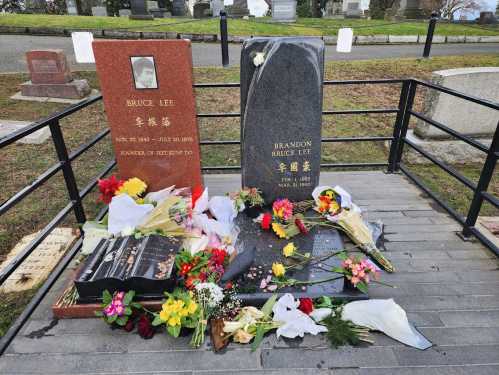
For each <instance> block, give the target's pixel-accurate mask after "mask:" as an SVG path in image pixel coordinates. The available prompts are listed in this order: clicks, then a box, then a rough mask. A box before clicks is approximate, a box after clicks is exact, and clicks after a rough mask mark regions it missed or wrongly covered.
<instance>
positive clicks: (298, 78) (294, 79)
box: [241, 37, 324, 203]
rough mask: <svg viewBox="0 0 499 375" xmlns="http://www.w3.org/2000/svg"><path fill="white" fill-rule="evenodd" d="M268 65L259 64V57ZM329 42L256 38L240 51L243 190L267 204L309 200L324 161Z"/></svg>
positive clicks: (245, 44)
mask: <svg viewBox="0 0 499 375" xmlns="http://www.w3.org/2000/svg"><path fill="white" fill-rule="evenodd" d="M257 53H263V55H264V62H263V63H262V64H261V65H259V66H255V63H254V57H255V56H256V54H257ZM323 76H324V43H323V41H322V40H321V39H319V38H299V37H287V38H253V39H250V40H247V41H246V42H245V43H244V44H243V48H242V51H241V141H242V152H241V153H242V183H243V186H249V187H257V188H259V189H261V190H262V192H263V195H264V198H265V201H266V202H267V203H272V201H274V200H275V199H276V198H279V197H286V198H289V199H291V200H295V201H298V200H304V199H310V194H311V193H312V190H313V189H314V187H315V186H317V184H318V183H319V173H320V162H321V126H322V83H323Z"/></svg>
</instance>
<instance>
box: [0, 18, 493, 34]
mask: <svg viewBox="0 0 499 375" xmlns="http://www.w3.org/2000/svg"><path fill="white" fill-rule="evenodd" d="M0 25H3V26H21V27H29V26H31V27H35V26H37V27H54V28H56V27H58V28H71V29H78V28H80V29H81V28H83V29H85V28H92V29H118V28H122V29H129V30H135V31H176V32H184V33H195V34H203V33H206V34H217V33H219V20H218V19H202V20H192V19H188V18H164V19H157V20H152V21H137V20H129V19H128V18H127V17H85V16H62V15H39V14H36V15H34V14H23V15H21V14H2V15H0ZM344 26H349V27H353V28H354V32H355V34H356V35H375V34H385V35H386V34H390V35H418V34H419V35H426V31H427V29H428V22H427V21H426V20H423V21H407V22H401V23H395V22H390V21H384V20H365V19H344V20H341V19H339V20H338V19H321V18H300V19H298V21H297V22H296V23H294V24H285V25H283V24H275V23H271V19H270V18H257V19H250V20H243V19H229V21H228V30H229V34H231V35H336V34H337V32H338V29H339V28H340V27H344ZM435 34H437V35H499V27H498V26H487V27H484V26H478V25H458V24H449V23H445V22H443V21H442V22H440V23H438V24H437V28H436V31H435Z"/></svg>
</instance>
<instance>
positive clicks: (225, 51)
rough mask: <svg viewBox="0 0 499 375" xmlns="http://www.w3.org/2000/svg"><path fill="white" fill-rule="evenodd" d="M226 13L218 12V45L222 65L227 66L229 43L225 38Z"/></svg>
mask: <svg viewBox="0 0 499 375" xmlns="http://www.w3.org/2000/svg"><path fill="white" fill-rule="evenodd" d="M227 35H228V34H227V13H225V11H224V10H221V11H220V45H221V46H222V65H223V67H224V68H225V67H227V66H229V42H228V38H227Z"/></svg>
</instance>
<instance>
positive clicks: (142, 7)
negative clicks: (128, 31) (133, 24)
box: [129, 0, 154, 20]
mask: <svg viewBox="0 0 499 375" xmlns="http://www.w3.org/2000/svg"><path fill="white" fill-rule="evenodd" d="M130 10H131V11H132V14H131V15H130V16H129V18H130V19H131V20H152V19H154V16H153V15H152V14H151V13H149V12H148V10H147V3H146V1H145V0H130Z"/></svg>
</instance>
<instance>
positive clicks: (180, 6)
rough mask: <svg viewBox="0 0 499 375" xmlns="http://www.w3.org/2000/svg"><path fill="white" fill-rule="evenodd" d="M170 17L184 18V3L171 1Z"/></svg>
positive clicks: (175, 0) (181, 0) (180, 0)
mask: <svg viewBox="0 0 499 375" xmlns="http://www.w3.org/2000/svg"><path fill="white" fill-rule="evenodd" d="M172 15H173V16H185V2H184V0H173V1H172Z"/></svg>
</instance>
